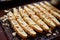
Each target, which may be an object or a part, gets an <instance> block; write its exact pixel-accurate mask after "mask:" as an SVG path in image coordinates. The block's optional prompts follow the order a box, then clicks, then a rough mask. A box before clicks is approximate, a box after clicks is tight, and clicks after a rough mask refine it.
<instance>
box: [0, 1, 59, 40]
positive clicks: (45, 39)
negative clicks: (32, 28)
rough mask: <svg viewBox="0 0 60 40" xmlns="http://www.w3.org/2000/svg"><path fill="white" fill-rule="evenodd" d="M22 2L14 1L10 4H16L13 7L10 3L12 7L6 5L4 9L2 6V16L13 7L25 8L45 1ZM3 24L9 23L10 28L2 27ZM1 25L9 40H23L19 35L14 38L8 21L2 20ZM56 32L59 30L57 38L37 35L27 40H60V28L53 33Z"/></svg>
mask: <svg viewBox="0 0 60 40" xmlns="http://www.w3.org/2000/svg"><path fill="white" fill-rule="evenodd" d="M20 2H21V3H20ZM20 2H18V1H17V2H15V1H14V2H10V3H11V4H12V3H14V4H12V5H11V4H10V3H9V4H10V5H7V4H6V6H5V7H4V5H3V7H2V6H1V8H2V9H1V11H0V13H1V16H3V15H6V13H5V12H4V11H3V10H4V9H10V8H13V7H18V6H23V5H26V4H30V3H35V2H36V3H37V2H43V1H41V0H38V1H37V0H29V1H28V2H27V1H25V2H22V1H20ZM48 2H50V1H48ZM3 23H8V24H9V26H8V27H7V26H5V25H2V24H3ZM0 24H1V25H0V26H1V28H2V29H3V30H4V33H5V36H6V37H7V40H21V39H22V38H20V37H19V36H18V35H17V36H15V37H13V36H12V32H14V30H13V29H12V28H11V24H10V22H9V21H8V20H6V21H5V22H2V20H1V19H0ZM56 30H58V31H59V33H57V35H55V36H54V35H51V36H49V37H47V36H46V35H45V34H46V33H43V34H40V33H37V36H36V37H30V36H29V37H28V39H27V40H60V29H59V28H56V29H54V31H53V33H55V32H56Z"/></svg>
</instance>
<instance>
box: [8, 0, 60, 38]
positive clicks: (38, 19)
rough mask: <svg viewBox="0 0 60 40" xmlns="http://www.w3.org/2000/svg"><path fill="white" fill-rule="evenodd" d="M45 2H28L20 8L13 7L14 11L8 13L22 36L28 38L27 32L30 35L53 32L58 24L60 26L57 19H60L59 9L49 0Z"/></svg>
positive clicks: (15, 28) (14, 27)
mask: <svg viewBox="0 0 60 40" xmlns="http://www.w3.org/2000/svg"><path fill="white" fill-rule="evenodd" d="M44 3H45V4H44ZM44 3H42V2H40V3H39V4H37V3H33V5H31V4H28V5H26V6H23V8H22V7H19V8H18V9H16V8H13V13H12V12H9V13H8V17H9V20H10V22H11V24H12V25H13V29H14V30H15V31H16V32H17V34H18V35H20V36H21V37H22V38H26V37H27V33H28V34H29V35H30V36H35V35H36V32H39V33H42V32H43V31H46V32H51V30H53V29H54V28H55V27H56V26H60V22H59V21H58V20H57V19H60V14H59V13H60V12H59V10H58V9H57V8H55V7H53V6H52V5H51V4H50V3H48V2H47V1H44ZM46 5H48V6H46ZM53 8H55V9H53ZM51 10H52V11H51ZM55 17H56V18H57V19H56V18H55ZM20 29H22V31H21V30H20ZM35 31H36V32H35Z"/></svg>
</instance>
